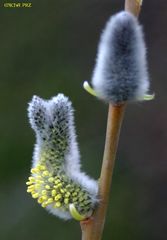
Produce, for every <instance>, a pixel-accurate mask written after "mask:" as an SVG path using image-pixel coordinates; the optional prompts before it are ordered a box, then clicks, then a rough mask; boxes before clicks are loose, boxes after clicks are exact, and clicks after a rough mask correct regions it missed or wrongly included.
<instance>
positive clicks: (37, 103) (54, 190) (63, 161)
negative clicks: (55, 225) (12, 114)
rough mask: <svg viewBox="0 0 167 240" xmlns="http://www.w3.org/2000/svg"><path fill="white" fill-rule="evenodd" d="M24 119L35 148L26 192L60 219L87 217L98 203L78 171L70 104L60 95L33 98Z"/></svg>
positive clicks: (94, 188) (88, 180)
mask: <svg viewBox="0 0 167 240" xmlns="http://www.w3.org/2000/svg"><path fill="white" fill-rule="evenodd" d="M28 116H29V120H30V124H31V127H32V128H33V130H34V131H35V134H36V144H35V148H34V155H33V164H32V165H33V166H32V169H31V176H30V177H29V179H28V182H27V185H28V188H27V192H29V193H31V195H32V197H33V198H36V199H37V202H38V203H39V204H41V206H42V207H44V208H46V209H47V210H48V211H49V212H51V213H53V214H54V215H57V216H58V217H60V218H63V219H70V218H72V217H73V218H75V219H77V220H83V219H85V218H87V217H89V216H90V215H91V214H92V212H93V210H94V208H95V206H96V204H97V202H98V200H97V193H98V184H97V182H96V181H95V180H93V179H91V178H89V177H88V176H87V175H86V174H85V173H83V172H81V170H80V155H79V150H78V144H77V142H76V134H75V127H74V119H73V108H72V105H71V102H70V101H69V100H68V98H67V97H65V96H64V95H63V94H58V95H57V96H56V97H53V98H52V99H51V100H48V101H47V100H43V99H42V98H39V97H37V96H34V97H33V99H32V101H31V102H30V103H29V107H28Z"/></svg>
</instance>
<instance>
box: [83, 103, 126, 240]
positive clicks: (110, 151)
mask: <svg viewBox="0 0 167 240" xmlns="http://www.w3.org/2000/svg"><path fill="white" fill-rule="evenodd" d="M124 109H125V104H122V105H118V106H112V105H111V104H110V105H109V112H108V121H107V131H106V141H105V149H104V157H103V163H102V169H101V176H100V180H99V197H100V205H99V207H98V208H97V210H96V211H95V213H94V215H93V217H92V219H91V220H90V221H89V222H88V223H85V222H82V223H81V227H82V233H83V234H82V240H100V239H101V236H102V232H103V227H104V222H105V215H106V211H107V206H108V201H109V193H110V187H111V181H112V175H113V169H114V163H115V156H116V151H117V145H118V140H119V134H120V129H121V124H122V120H123V114H124Z"/></svg>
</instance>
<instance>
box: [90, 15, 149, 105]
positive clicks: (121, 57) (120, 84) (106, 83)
mask: <svg viewBox="0 0 167 240" xmlns="http://www.w3.org/2000/svg"><path fill="white" fill-rule="evenodd" d="M148 79H149V77H148V71H147V61H146V48H145V42H144V38H143V31H142V28H141V26H140V25H139V23H138V20H137V19H136V18H135V17H134V16H133V15H132V14H131V13H128V12H125V11H122V12H120V13H117V14H115V15H114V16H112V17H111V18H110V19H109V20H108V22H107V24H106V26H105V28H104V30H103V32H102V35H101V38H100V42H99V46H98V53H97V60H96V65H95V68H94V71H93V76H92V85H93V88H94V90H95V91H96V93H97V96H98V97H99V98H101V99H103V100H105V101H106V102H111V103H113V104H119V103H123V102H125V101H135V100H143V99H145V96H147V91H148V88H149V81H148ZM150 99H151V98H150Z"/></svg>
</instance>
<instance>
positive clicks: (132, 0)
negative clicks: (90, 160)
mask: <svg viewBox="0 0 167 240" xmlns="http://www.w3.org/2000/svg"><path fill="white" fill-rule="evenodd" d="M141 3H142V1H141V0H125V10H126V11H129V12H131V13H133V14H134V15H135V16H138V15H139V12H140V7H141ZM124 110H125V104H122V105H117V106H113V105H111V104H110V105H109V112H108V121H107V131H106V141H105V148H104V156H103V163H102V168H101V175H100V180H99V197H100V204H99V206H98V208H97V209H96V211H95V212H94V214H93V216H92V218H91V219H90V220H89V221H87V222H84V221H83V222H81V223H80V224H81V230H82V240H101V238H102V233H103V228H104V223H105V216H106V212H107V207H108V201H109V193H110V188H111V182H112V175H113V169H114V163H115V156H116V152H117V146H118V141H119V135H120V129H121V124H122V120H123V115H124Z"/></svg>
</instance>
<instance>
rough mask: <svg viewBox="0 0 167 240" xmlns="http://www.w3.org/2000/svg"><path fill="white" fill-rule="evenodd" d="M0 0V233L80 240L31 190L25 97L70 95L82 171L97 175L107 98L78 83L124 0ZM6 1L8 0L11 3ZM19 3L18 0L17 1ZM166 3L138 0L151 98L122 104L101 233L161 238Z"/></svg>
mask: <svg viewBox="0 0 167 240" xmlns="http://www.w3.org/2000/svg"><path fill="white" fill-rule="evenodd" d="M4 2H5V1H1V3H0V33H1V34H0V91H1V92H0V98H1V99H0V113H1V114H0V136H1V142H0V143H1V144H0V156H1V161H0V189H1V190H0V239H1V240H16V239H17V240H22V239H24V240H38V239H39V240H46V239H47V240H48V239H59V240H66V239H69V238H70V239H80V235H81V234H80V228H79V224H78V223H77V222H75V221H69V222H63V221H62V220H60V219H58V218H56V217H54V216H52V215H49V214H48V213H47V212H46V211H45V210H44V209H42V208H41V207H40V206H39V205H38V204H37V203H36V201H34V200H33V199H32V198H31V197H30V195H29V194H27V193H26V186H25V182H26V179H27V177H28V175H29V170H30V166H31V158H32V151H33V144H34V142H35V138H34V134H33V131H32V130H31V128H30V126H29V123H28V118H27V103H28V102H29V101H30V99H31V98H32V95H34V94H37V95H39V96H41V97H43V98H50V97H51V96H54V95H56V94H57V93H59V92H63V93H64V94H66V95H67V96H69V97H70V99H71V100H72V102H73V105H74V108H75V110H76V111H75V117H76V127H77V134H78V140H79V145H80V150H81V155H82V165H83V169H84V171H86V172H87V173H88V174H89V175H91V176H92V177H94V178H98V176H99V172H100V166H101V160H102V155H103V147H104V139H105V128H106V118H107V105H105V104H103V103H102V102H100V101H98V100H96V99H95V98H93V97H92V96H90V95H89V94H87V93H86V92H85V91H84V90H83V89H82V83H83V81H84V80H89V79H91V74H92V69H93V66H94V62H95V56H96V48H97V43H98V40H99V34H100V32H101V30H102V28H103V26H104V24H105V22H106V20H107V19H108V18H109V16H110V15H111V14H113V13H116V12H117V11H120V10H122V9H123V7H124V0H103V1H102V0H101V1H100V0H91V1H89V0H84V1H78V0H71V1H68V0H47V1H46V0H40V1H35V0H33V1H31V2H32V8H30V9H29V8H26V9H23V8H18V9H16V8H4V7H3V3H4ZM10 2H12V1H10ZM24 2H25V1H24ZM166 10H167V1H165V0H159V1H157V0H147V1H146V0H145V1H144V4H143V8H142V12H141V15H140V22H141V23H142V24H143V25H144V31H145V39H146V43H147V46H148V60H149V69H150V78H151V86H152V87H151V92H155V93H156V98H155V100H154V101H150V102H144V103H135V104H129V105H128V107H127V110H126V114H125V119H124V123H123V127H122V132H121V137H120V143H119V149H118V154H117V159H116V166H115V171H114V177H113V185H112V191H111V198H110V206H109V209H108V214H107V219H106V225H105V231H104V236H103V239H105V240H109V239H112V240H121V239H124V240H139V239H140V240H141V239H143V240H166V239H167V190H166V185H167V146H166V144H167V108H166V100H167V93H166V92H167V81H166V78H167V71H166V66H167V28H166V22H167V11H166Z"/></svg>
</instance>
